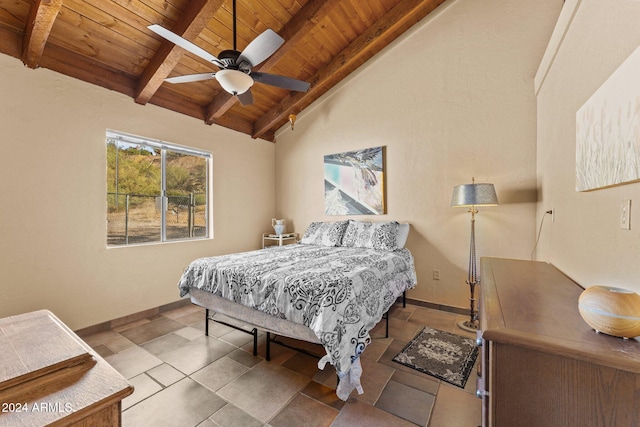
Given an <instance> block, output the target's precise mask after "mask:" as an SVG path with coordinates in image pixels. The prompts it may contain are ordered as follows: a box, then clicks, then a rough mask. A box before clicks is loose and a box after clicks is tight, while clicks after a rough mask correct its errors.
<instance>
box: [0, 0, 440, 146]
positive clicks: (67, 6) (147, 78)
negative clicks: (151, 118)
mask: <svg viewBox="0 0 640 427" xmlns="http://www.w3.org/2000/svg"><path fill="white" fill-rule="evenodd" d="M443 1H444V0H366V1H364V0H237V13H236V16H237V48H238V50H240V51H242V50H243V49H244V47H246V46H247V44H248V43H249V42H251V41H252V40H253V39H255V38H256V37H257V36H258V35H259V34H261V33H262V32H263V31H264V30H266V29H267V28H271V29H272V30H274V31H275V32H277V33H278V34H279V35H280V36H281V37H282V38H284V40H285V43H284V44H283V45H282V47H281V48H280V49H279V50H278V51H277V52H276V53H275V54H273V55H272V56H271V57H270V58H268V59H267V60H266V61H265V62H263V63H262V64H260V65H259V66H258V67H254V69H253V71H262V72H269V73H274V74H281V75H285V76H288V77H293V78H296V79H299V80H304V81H307V82H309V83H311V87H310V89H309V90H308V91H307V92H305V93H302V92H290V91H287V90H284V89H280V88H277V87H273V86H268V85H265V84H260V83H256V84H255V85H254V86H253V88H252V89H251V90H252V93H253V97H254V100H255V102H254V104H253V105H248V106H245V105H242V104H240V103H239V102H238V100H237V98H236V97H235V96H232V95H230V94H229V93H227V92H225V91H224V90H223V89H222V88H221V87H220V85H219V84H218V82H216V81H215V80H207V81H200V82H193V83H183V84H170V83H167V82H164V79H165V78H167V77H174V76H180V75H185V74H194V73H207V72H215V71H217V69H216V68H215V66H214V65H213V64H210V63H208V62H207V61H205V60H203V59H201V58H199V57H197V56H195V55H193V54H191V53H189V52H186V51H185V50H183V49H182V48H180V47H177V46H175V45H174V44H172V43H171V42H168V41H166V40H164V39H162V38H161V37H159V36H158V35H156V34H155V33H153V32H151V31H150V30H148V29H147V26H148V25H150V24H160V25H162V26H163V27H165V28H167V29H169V30H171V31H173V32H174V33H177V34H179V35H181V36H182V37H184V38H185V39H187V40H189V41H191V42H193V43H195V44H196V45H198V46H200V47H201V48H203V49H204V50H206V51H207V52H210V53H212V54H213V55H217V54H218V53H219V52H220V51H222V50H225V49H232V48H233V14H232V0H208V1H207V0H0V52H1V53H4V54H6V55H11V56H13V57H16V58H20V59H21V60H22V62H23V63H24V64H25V65H26V66H28V67H30V68H36V67H44V68H48V69H51V70H54V71H57V72H59V73H62V74H65V75H68V76H71V77H74V78H78V79H80V80H84V81H86V82H89V83H92V84H96V85H99V86H102V87H105V88H107V89H111V90H115V91H117V92H121V93H124V94H126V95H128V96H130V97H131V98H132V99H133V100H135V102H137V103H139V104H143V105H144V104H147V103H150V104H154V105H158V106H160V107H163V108H167V109H169V110H172V111H176V112H179V113H182V114H186V115H189V116H192V117H196V118H198V119H201V120H203V121H204V122H205V123H207V124H209V125H211V124H216V125H220V126H224V127H227V128H231V129H234V130H236V131H239V132H243V133H245V134H248V135H251V136H252V137H253V138H262V139H266V140H268V141H274V135H275V130H276V129H278V128H279V127H281V126H282V125H283V124H285V123H286V122H287V121H288V116H289V114H291V113H293V114H297V113H299V112H300V111H302V110H303V109H304V108H306V107H307V106H308V105H310V104H311V103H312V102H313V101H314V100H316V99H317V98H318V97H319V96H321V95H322V94H323V93H325V92H327V91H328V90H329V89H331V88H332V87H333V86H335V85H336V84H337V83H338V82H340V81H341V80H342V79H344V78H345V77H346V76H348V75H349V74H350V73H351V72H353V71H354V70H356V69H357V68H358V67H359V66H360V65H362V64H363V63H364V62H365V61H366V60H368V59H369V58H371V57H372V56H373V55H375V54H376V53H377V52H379V51H380V50H381V49H382V48H384V47H385V46H386V45H388V44H389V43H390V42H391V41H393V40H394V39H395V38H397V37H398V36H399V35H401V34H402V33H404V32H405V31H406V30H408V29H409V28H410V27H412V26H413V25H414V24H415V23H416V22H418V21H419V20H421V19H422V18H424V17H425V16H426V15H427V14H429V13H430V12H431V11H433V10H434V9H435V8H436V7H437V6H438V5H440V4H441V3H442V2H443Z"/></svg>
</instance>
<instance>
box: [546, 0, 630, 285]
mask: <svg viewBox="0 0 640 427" xmlns="http://www.w3.org/2000/svg"><path fill="white" fill-rule="evenodd" d="M638 22H640V2H638V1H632V0H582V1H576V0H571V1H567V4H566V6H565V10H564V11H563V16H562V17H561V19H560V20H559V25H558V27H557V28H556V30H555V31H554V40H555V41H556V42H555V43H552V44H551V45H550V48H549V51H548V52H547V53H546V54H545V57H546V58H547V59H548V60H547V61H543V66H542V67H541V68H540V70H539V71H538V74H537V77H536V81H537V82H538V83H539V85H538V185H539V187H540V203H539V206H538V222H540V221H541V217H542V215H543V212H544V211H545V210H549V209H554V210H555V211H556V215H555V222H551V221H549V218H548V217H547V218H545V222H544V225H543V230H542V234H541V237H540V245H539V251H538V258H539V259H541V260H545V261H549V262H551V263H553V264H554V265H556V266H557V267H559V268H560V269H561V270H562V271H564V272H565V273H566V274H568V275H569V276H570V277H572V278H573V279H574V280H576V281H578V282H579V283H580V284H581V285H583V286H585V287H588V286H592V285H598V284H600V285H608V286H620V287H624V288H629V289H632V290H635V291H636V292H640V279H639V277H640V262H638V261H639V260H640V183H634V184H626V185H621V186H618V187H613V188H608V189H601V190H595V191H590V192H576V190H575V152H576V150H575V148H576V147H575V146H576V136H575V134H576V111H577V110H578V109H579V108H580V107H581V106H582V105H583V104H584V102H585V101H586V100H587V99H589V97H590V96H591V95H592V94H593V93H594V92H595V91H596V90H597V89H598V88H599V87H600V86H601V85H602V84H603V83H604V82H605V81H606V80H607V78H608V77H609V76H610V75H611V74H612V73H613V72H614V71H615V70H616V69H617V68H618V67H619V66H620V64H621V63H622V62H623V61H624V60H625V59H626V58H627V57H628V56H629V55H630V54H631V53H632V52H633V51H634V50H635V49H636V48H638V46H639V45H640V26H639V25H638ZM638 96H640V94H638ZM625 199H631V200H632V207H631V230H622V229H620V228H619V216H620V203H621V201H622V200H625Z"/></svg>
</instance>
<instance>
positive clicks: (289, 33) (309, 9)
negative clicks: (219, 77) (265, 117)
mask: <svg viewBox="0 0 640 427" xmlns="http://www.w3.org/2000/svg"><path fill="white" fill-rule="evenodd" d="M339 4H340V0H310V1H309V2H308V3H307V4H306V5H304V7H303V8H302V9H300V11H299V12H298V13H296V14H295V16H294V17H293V18H291V19H290V20H289V22H287V24H286V25H285V26H284V27H283V28H282V29H281V30H280V32H279V33H278V34H279V35H280V36H281V37H282V38H283V39H284V40H285V42H284V44H283V45H282V46H281V47H280V49H278V50H277V51H276V52H275V53H274V54H273V55H271V56H270V57H269V58H268V59H267V60H266V61H265V62H263V63H262V64H260V66H259V67H256V69H255V71H268V70H269V69H271V68H272V67H273V66H275V65H276V64H277V63H278V61H280V59H282V58H284V57H285V56H286V55H287V54H288V53H289V51H290V50H291V49H293V48H294V47H295V45H296V43H297V42H298V41H299V40H300V39H302V38H303V37H304V36H305V35H306V34H307V33H308V32H309V31H310V30H311V29H312V28H313V27H314V26H316V25H317V24H318V22H320V21H322V19H324V18H325V17H326V16H327V15H328V14H329V13H330V12H331V10H333V8H334V7H335V6H338V5H339ZM237 101H238V98H236V97H235V96H231V95H229V94H226V93H220V95H218V96H216V98H215V99H214V100H213V102H211V104H210V105H209V106H208V107H207V117H206V119H205V122H206V123H207V124H211V123H213V122H214V120H215V119H217V118H220V117H222V115H223V114H224V113H226V112H227V111H228V110H229V109H230V108H231V107H233V106H234V105H235V103H236V102H237Z"/></svg>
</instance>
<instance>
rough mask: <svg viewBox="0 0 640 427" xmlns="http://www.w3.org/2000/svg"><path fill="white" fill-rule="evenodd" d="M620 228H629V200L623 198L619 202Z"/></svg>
mask: <svg viewBox="0 0 640 427" xmlns="http://www.w3.org/2000/svg"><path fill="white" fill-rule="evenodd" d="M620 228H622V229H623V230H631V200H629V199H627V200H623V201H622V203H620Z"/></svg>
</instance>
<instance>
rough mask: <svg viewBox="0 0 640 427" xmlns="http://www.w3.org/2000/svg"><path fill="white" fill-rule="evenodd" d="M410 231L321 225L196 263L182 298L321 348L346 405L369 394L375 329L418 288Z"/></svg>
mask: <svg viewBox="0 0 640 427" xmlns="http://www.w3.org/2000/svg"><path fill="white" fill-rule="evenodd" d="M407 233H408V224H407V225H406V227H405V225H400V224H398V223H397V222H394V221H392V222H386V223H371V222H364V221H353V220H349V221H334V222H314V223H312V224H311V225H310V226H309V227H308V228H307V231H305V233H304V235H303V237H302V239H301V240H300V242H299V243H296V244H289V245H285V246H276V247H270V248H267V249H262V250H257V251H250V252H242V253H237V254H229V255H223V256H215V257H207V258H200V259H197V260H195V261H193V262H192V263H191V264H190V265H189V266H188V267H187V268H186V269H185V271H184V273H183V275H182V277H181V278H180V281H179V283H178V287H179V290H180V295H181V296H185V295H189V296H190V298H191V301H192V302H193V303H195V304H197V305H200V306H202V307H205V308H206V309H208V310H209V309H211V310H214V311H216V312H218V313H222V314H224V315H226V316H228V317H231V318H233V319H237V320H240V321H242V322H245V323H248V324H251V325H255V327H256V328H258V329H260V330H264V331H266V332H267V333H271V332H273V333H277V334H279V335H284V336H288V337H291V338H295V339H301V340H304V341H309V342H314V343H319V344H321V345H322V346H323V347H324V349H325V351H326V355H324V357H322V359H321V360H320V362H319V367H320V368H323V367H324V365H325V364H326V363H330V364H332V365H333V366H334V367H335V369H336V371H337V373H338V377H339V383H338V387H337V390H336V393H337V395H338V397H340V398H341V399H343V400H346V399H347V398H348V396H349V395H350V393H351V392H352V391H353V390H354V389H357V390H358V392H359V393H362V392H363V390H362V387H361V385H360V381H359V379H360V372H361V365H360V360H359V357H360V354H361V353H362V352H363V351H364V350H365V348H366V346H367V345H368V344H369V343H370V341H371V337H370V336H369V331H370V330H371V329H372V328H373V327H374V326H375V325H376V324H377V323H378V322H379V321H380V320H381V319H382V317H383V315H384V314H385V313H386V312H387V311H388V309H389V308H390V307H391V305H392V304H393V303H394V302H395V301H396V299H397V298H398V297H399V296H400V295H402V294H403V293H404V292H405V291H406V290H407V289H410V288H413V287H414V286H415V284H416V274H415V267H414V262H413V256H412V255H411V253H410V252H409V250H407V249H406V248H404V242H405V241H406V234H407ZM254 332H255V331H254ZM256 336H257V335H256V334H255V333H254V343H255V340H256V339H257V338H256ZM268 342H269V340H268V339H267V343H268Z"/></svg>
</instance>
